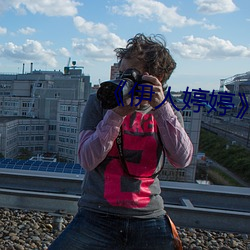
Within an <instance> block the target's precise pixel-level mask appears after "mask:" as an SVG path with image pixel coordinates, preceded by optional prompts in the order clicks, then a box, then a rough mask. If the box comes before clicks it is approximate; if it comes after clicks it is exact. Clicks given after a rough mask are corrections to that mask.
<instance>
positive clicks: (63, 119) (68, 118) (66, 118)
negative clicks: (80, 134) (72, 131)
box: [59, 115, 77, 123]
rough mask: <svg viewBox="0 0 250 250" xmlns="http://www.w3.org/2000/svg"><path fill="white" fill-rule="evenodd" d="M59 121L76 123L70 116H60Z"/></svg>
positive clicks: (75, 119) (75, 118) (74, 118)
mask: <svg viewBox="0 0 250 250" xmlns="http://www.w3.org/2000/svg"><path fill="white" fill-rule="evenodd" d="M59 120H60V121H62V122H71V123H77V117H74V116H70V115H64V116H60V118H59Z"/></svg>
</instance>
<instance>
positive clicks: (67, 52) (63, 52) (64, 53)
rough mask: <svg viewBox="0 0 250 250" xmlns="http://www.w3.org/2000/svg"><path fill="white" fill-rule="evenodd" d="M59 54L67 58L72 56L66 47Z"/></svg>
mask: <svg viewBox="0 0 250 250" xmlns="http://www.w3.org/2000/svg"><path fill="white" fill-rule="evenodd" d="M59 53H60V54H61V55H63V56H66V57H69V56H70V52H69V51H68V50H67V49H66V48H64V47H63V48H60V49H59Z"/></svg>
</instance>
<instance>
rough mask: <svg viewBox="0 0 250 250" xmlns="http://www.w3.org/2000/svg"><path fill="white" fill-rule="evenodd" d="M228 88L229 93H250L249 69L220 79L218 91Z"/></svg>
mask: <svg viewBox="0 0 250 250" xmlns="http://www.w3.org/2000/svg"><path fill="white" fill-rule="evenodd" d="M224 90H229V91H230V92H231V93H234V94H238V93H239V92H241V93H245V94H247V95H250V71H248V72H246V73H242V74H236V75H234V76H231V77H228V78H225V79H221V80H220V91H224Z"/></svg>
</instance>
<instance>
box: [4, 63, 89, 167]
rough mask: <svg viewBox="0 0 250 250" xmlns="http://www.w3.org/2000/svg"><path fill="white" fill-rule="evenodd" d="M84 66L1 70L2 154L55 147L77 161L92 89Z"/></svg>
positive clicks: (11, 155) (62, 156)
mask: <svg viewBox="0 0 250 250" xmlns="http://www.w3.org/2000/svg"><path fill="white" fill-rule="evenodd" d="M82 68H83V67H77V66H76V64H75V63H74V64H73V66H68V67H65V69H64V72H61V71H41V70H33V64H31V70H30V72H29V73H24V70H23V73H22V74H15V75H14V74H13V75H10V74H8V75H7V74H1V75H0V143H1V144H0V150H1V151H0V153H1V154H2V155H3V156H4V157H5V158H15V157H17V156H18V154H19V151H20V149H23V148H24V149H27V150H29V151H31V152H32V153H33V154H34V155H37V154H43V153H46V152H50V153H53V154H56V155H58V156H59V157H60V159H64V160H65V161H68V162H77V146H78V134H79V127H80V119H81V114H82V112H83V109H84V107H85V103H86V100H87V98H88V96H89V94H90V92H91V83H90V76H86V75H84V74H83V70H82Z"/></svg>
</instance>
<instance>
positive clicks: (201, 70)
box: [0, 0, 250, 91]
mask: <svg viewBox="0 0 250 250" xmlns="http://www.w3.org/2000/svg"><path fill="white" fill-rule="evenodd" d="M249 9H250V1H249V0H219V1H218V0H175V1H174V0H39V1H34V0H0V73H8V74H9V73H11V74H16V73H22V71H23V64H24V65H25V67H24V69H25V73H28V72H30V65H31V63H33V69H36V70H61V71H63V68H64V66H67V65H68V62H69V61H70V64H71V62H72V61H76V65H77V66H78V67H84V68H83V71H84V74H85V75H90V81H91V82H92V84H93V85H94V84H99V83H100V82H102V81H105V80H108V79H109V78H110V67H111V65H113V64H114V63H115V62H117V59H116V56H115V53H114V49H115V48H118V47H125V46H126V42H127V40H128V39H130V38H132V37H133V36H134V35H135V34H137V33H144V34H145V35H151V34H161V35H163V36H164V37H165V40H166V44H167V47H168V49H169V50H170V53H171V55H172V56H173V58H174V60H175V61H176V63H177V67H176V69H175V70H174V72H173V74H172V76H171V78H170V79H169V81H168V85H169V86H171V89H172V90H174V91H184V90H186V88H187V87H189V90H190V89H198V88H201V89H202V90H210V91H212V90H218V89H219V85H220V79H225V78H229V77H231V76H233V75H235V74H241V73H245V72H248V71H250V12H249Z"/></svg>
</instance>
